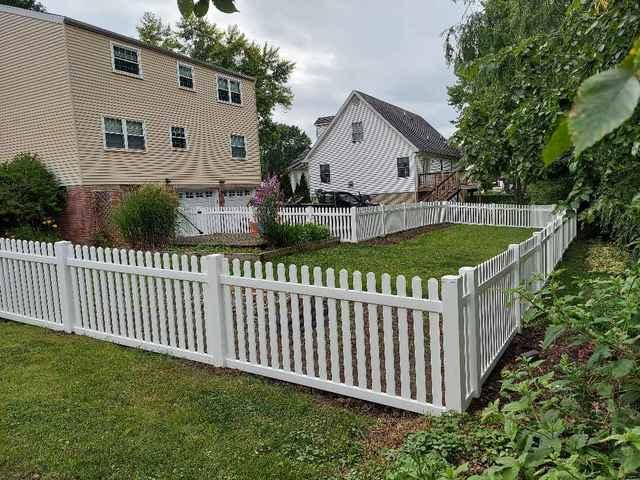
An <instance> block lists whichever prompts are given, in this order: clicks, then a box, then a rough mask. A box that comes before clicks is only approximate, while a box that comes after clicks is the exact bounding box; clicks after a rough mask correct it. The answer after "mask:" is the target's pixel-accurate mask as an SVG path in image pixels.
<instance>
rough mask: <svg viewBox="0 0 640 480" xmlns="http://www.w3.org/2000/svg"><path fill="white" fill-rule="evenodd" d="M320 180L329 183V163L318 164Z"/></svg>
mask: <svg viewBox="0 0 640 480" xmlns="http://www.w3.org/2000/svg"><path fill="white" fill-rule="evenodd" d="M320 181H321V182H322V183H331V167H330V166H329V164H326V163H325V164H324V165H320Z"/></svg>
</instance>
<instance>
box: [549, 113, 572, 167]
mask: <svg viewBox="0 0 640 480" xmlns="http://www.w3.org/2000/svg"><path fill="white" fill-rule="evenodd" d="M572 146H573V143H572V142H571V135H569V121H568V120H567V117H563V119H562V120H561V121H560V123H559V124H558V128H556V131H555V132H554V133H553V135H552V136H551V138H550V139H549V143H547V145H546V146H545V147H544V150H543V151H542V160H543V161H544V164H545V166H549V165H551V164H552V163H553V162H555V161H556V160H557V159H558V158H560V157H561V156H562V155H563V154H564V153H566V152H568V151H569V150H570V149H571V147H572Z"/></svg>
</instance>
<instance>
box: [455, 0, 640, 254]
mask: <svg viewBox="0 0 640 480" xmlns="http://www.w3.org/2000/svg"><path fill="white" fill-rule="evenodd" d="M471 3H477V2H475V1H473V2H471ZM480 7H481V8H474V9H472V10H473V13H471V14H470V15H468V16H467V17H465V18H464V20H463V21H462V22H461V23H460V24H459V25H457V26H455V27H453V28H452V30H451V31H450V35H449V38H448V42H447V55H448V58H449V60H450V61H451V63H452V65H453V67H454V71H455V74H456V76H457V80H456V83H455V85H453V86H452V87H450V89H449V95H450V101H451V103H452V104H453V105H454V106H455V107H456V108H457V109H458V111H459V117H458V120H457V127H458V130H457V133H456V135H455V139H456V140H457V142H458V143H459V144H460V145H462V146H463V147H464V152H465V162H466V163H467V164H468V165H469V166H470V168H471V169H472V171H474V172H475V174H476V175H477V176H478V177H479V178H481V179H485V180H490V179H492V178H495V177H496V176H505V177H507V178H510V179H512V180H513V183H515V184H517V185H518V186H519V187H520V191H522V192H525V191H526V190H527V189H528V188H529V187H530V186H531V185H532V184H535V183H537V182H539V181H540V180H541V179H542V180H545V181H547V182H549V181H553V180H554V179H561V182H562V183H563V184H565V185H566V186H568V188H569V189H570V190H572V191H571V192H570V194H569V197H568V201H569V202H570V203H571V205H572V206H579V205H581V206H582V207H584V208H586V210H585V214H584V218H585V219H588V220H593V221H598V222H599V224H600V226H601V227H602V228H603V229H604V230H605V231H610V232H611V233H613V234H614V235H615V236H616V237H617V238H618V239H620V240H621V241H622V242H624V243H625V244H629V243H633V242H636V241H638V240H639V239H640V209H638V208H636V207H635V206H634V203H633V197H634V195H635V194H636V192H637V191H638V185H640V168H638V167H640V140H639V139H640V113H639V112H637V111H636V112H635V114H634V116H633V117H632V118H631V120H630V121H628V122H626V123H624V124H623V125H622V127H621V128H619V129H618V130H616V131H615V132H614V133H612V134H611V135H609V136H607V137H605V138H604V139H602V140H601V141H600V142H599V143H597V144H596V145H595V146H592V148H589V149H588V150H586V151H584V152H580V153H581V155H574V154H573V153H572V152H571V151H570V150H568V149H567V151H566V153H565V154H564V155H563V157H562V160H561V161H559V162H555V163H553V164H552V165H551V166H550V167H548V168H545V167H544V165H543V163H542V161H541V158H540V157H541V152H542V150H543V148H544V146H545V145H546V144H547V141H548V140H549V139H550V138H551V135H552V132H553V131H554V129H555V126H556V125H557V124H558V123H559V122H560V120H561V119H563V118H565V112H566V111H567V110H569V109H570V107H571V105H572V103H573V102H574V100H575V99H576V98H579V97H580V95H582V96H584V95H585V94H589V95H593V94H594V93H595V94H596V97H597V96H598V95H600V94H603V95H604V96H605V97H606V96H607V94H608V93H609V92H610V91H611V88H606V87H607V85H608V84H607V83H605V84H602V83H599V84H595V88H594V84H593V83H587V84H586V85H587V87H588V88H587V89H586V90H585V89H584V88H582V89H580V92H581V93H579V94H578V95H576V92H578V91H579V88H578V87H579V86H580V85H581V84H582V82H583V81H585V80H586V79H588V78H590V77H591V76H593V75H595V74H597V73H598V72H603V71H605V70H608V69H610V68H612V67H615V66H616V65H618V64H619V62H621V61H622V60H623V59H625V58H626V57H627V55H628V53H629V51H630V49H631V47H632V46H633V42H634V39H635V38H637V37H638V35H640V22H638V18H640V3H638V2H637V1H632V0H617V1H615V2H612V1H609V2H605V1H603V0H589V1H587V0H535V1H532V0H484V1H482V3H481V5H480ZM613 80H615V79H613ZM631 83H633V82H631ZM600 98H602V95H600ZM614 98H616V97H615V96H614ZM619 98H622V97H619ZM621 103H624V102H615V101H611V102H609V101H605V102H601V103H600V105H599V106H598V108H597V109H596V110H605V109H606V110H610V109H612V108H617V107H618V106H620V104H621ZM622 109H623V110H625V111H627V112H629V111H631V112H632V111H633V110H632V108H631V110H629V108H628V106H627V105H622ZM577 113H578V112H576V111H575V109H574V112H572V115H575V114H577ZM607 123H608V122H607ZM604 124H605V122H604V121H603V125H604ZM592 127H595V130H602V125H593V124H592ZM600 138H602V136H601V137H600Z"/></svg>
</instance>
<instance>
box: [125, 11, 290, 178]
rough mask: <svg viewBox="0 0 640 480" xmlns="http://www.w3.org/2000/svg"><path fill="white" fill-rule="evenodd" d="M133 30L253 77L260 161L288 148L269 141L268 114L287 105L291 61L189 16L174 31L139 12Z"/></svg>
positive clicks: (233, 30) (274, 130)
mask: <svg viewBox="0 0 640 480" xmlns="http://www.w3.org/2000/svg"><path fill="white" fill-rule="evenodd" d="M137 30H138V35H139V37H140V40H142V41H143V42H146V43H149V44H151V45H158V46H163V47H166V48H170V49H172V50H174V51H177V52H180V53H182V54H184V55H188V56H190V57H191V58H194V59H197V60H201V61H204V62H208V63H212V64H215V65H219V66H221V67H224V68H228V69H231V70H235V71H238V72H242V73H244V74H247V75H250V76H252V77H255V79H256V106H257V110H258V127H259V131H260V144H261V148H262V151H263V152H268V153H265V154H264V155H262V158H263V159H267V158H268V160H266V161H267V162H268V163H269V165H277V164H278V162H279V161H277V160H276V159H274V158H273V153H274V152H277V151H283V152H285V153H288V152H289V151H290V148H289V146H287V145H285V146H284V147H281V146H279V145H278V144H276V143H273V142H276V141H278V139H279V138H281V137H282V135H281V132H280V130H278V127H274V125H276V124H274V123H273V122H272V116H273V112H274V111H275V109H276V107H282V108H289V107H290V106H291V104H292V102H293V93H292V92H291V88H290V87H289V85H288V81H289V78H290V76H291V74H292V72H293V70H294V68H295V64H294V63H293V62H290V61H289V60H287V59H285V58H282V57H281V55H280V51H279V49H278V48H276V47H274V46H272V45H269V44H267V43H265V44H262V45H260V44H258V43H257V42H255V41H251V40H249V39H248V38H247V36H246V35H245V34H243V33H242V32H240V30H239V29H238V27H237V26H232V27H230V28H229V29H227V30H223V29H221V28H219V27H218V26H217V25H216V24H214V23H210V22H209V21H207V20H206V19H203V18H197V17H195V16H193V15H192V16H190V17H187V18H182V19H181V20H180V21H179V22H178V24H177V26H176V28H175V29H174V28H172V27H171V25H169V24H165V23H164V22H163V21H162V19H161V18H160V17H159V16H157V15H154V14H151V13H145V14H144V15H143V17H142V18H141V19H140V22H139V23H138V27H137ZM279 128H280V129H282V127H279ZM287 158H289V157H287ZM286 161H287V160H286V159H285V160H284V162H285V165H286ZM263 171H264V172H271V171H273V170H272V167H271V166H267V165H265V164H263Z"/></svg>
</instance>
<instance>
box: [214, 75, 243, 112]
mask: <svg viewBox="0 0 640 480" xmlns="http://www.w3.org/2000/svg"><path fill="white" fill-rule="evenodd" d="M218 100H220V101H221V102H226V103H233V104H236V105H240V104H242V92H241V91H240V82H239V81H238V80H231V79H230V78H224V77H218Z"/></svg>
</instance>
